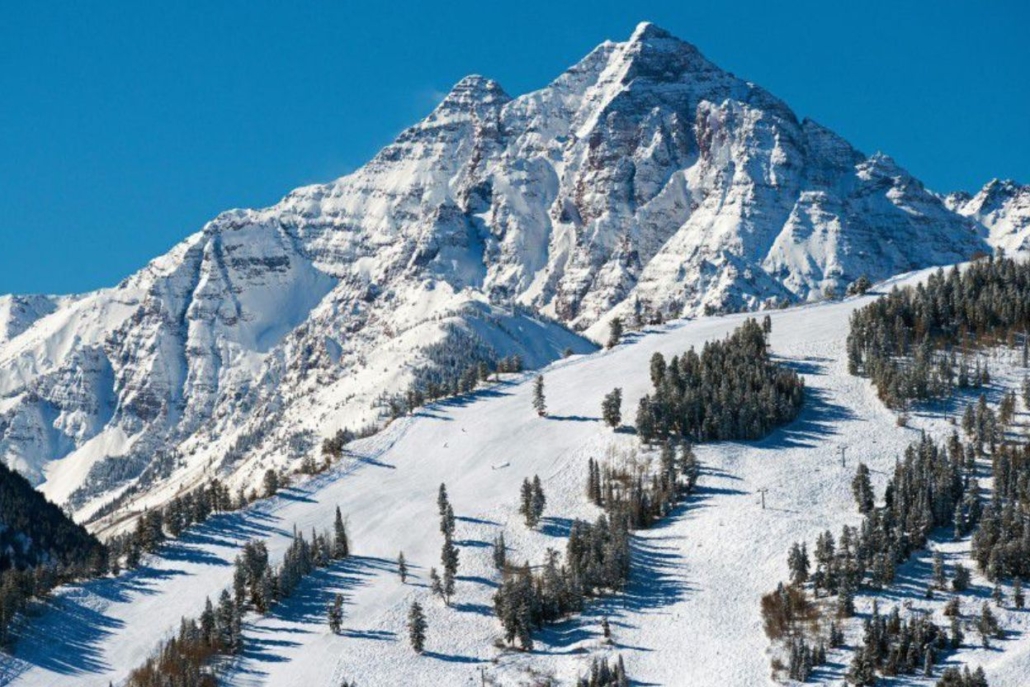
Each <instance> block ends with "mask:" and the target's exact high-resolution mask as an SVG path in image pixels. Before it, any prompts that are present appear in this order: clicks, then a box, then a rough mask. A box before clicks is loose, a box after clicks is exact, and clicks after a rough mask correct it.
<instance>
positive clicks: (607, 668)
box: [576, 654, 629, 687]
mask: <svg viewBox="0 0 1030 687" xmlns="http://www.w3.org/2000/svg"><path fill="white" fill-rule="evenodd" d="M576 687H629V678H628V677H627V676H626V665H625V664H624V663H623V662H622V655H621V654H620V655H619V656H618V658H616V659H615V660H614V661H611V662H609V661H608V658H607V657H601V658H595V659H594V660H593V661H591V662H590V674H589V675H584V676H583V677H581V678H579V680H577V681H576Z"/></svg>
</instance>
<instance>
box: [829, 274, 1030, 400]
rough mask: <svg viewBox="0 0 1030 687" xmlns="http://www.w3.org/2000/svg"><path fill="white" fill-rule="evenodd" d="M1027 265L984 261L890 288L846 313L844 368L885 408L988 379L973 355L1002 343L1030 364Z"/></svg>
mask: <svg viewBox="0 0 1030 687" xmlns="http://www.w3.org/2000/svg"><path fill="white" fill-rule="evenodd" d="M1028 332H1030V263H1027V262H1023V263H1020V262H1017V261H1015V260H1012V259H1008V258H1003V257H999V258H994V257H991V258H988V259H985V260H980V261H977V262H974V263H973V264H971V265H969V266H968V267H967V268H966V269H965V270H961V271H960V270H959V269H958V268H957V267H953V268H952V269H951V270H949V271H948V272H947V273H945V271H944V270H943V269H940V270H938V271H937V272H935V273H934V274H932V275H930V276H929V277H928V278H927V280H926V283H925V284H918V285H916V286H908V287H905V288H898V287H894V289H892V290H891V292H890V293H889V294H888V295H887V296H885V297H883V298H880V299H878V300H876V301H874V302H872V303H870V304H869V305H867V306H865V307H863V308H861V309H859V310H856V311H855V312H854V313H853V314H852V316H851V327H850V333H849V334H848V340H847V355H848V370H849V371H850V372H851V374H855V375H864V376H866V377H869V378H870V379H871V380H872V382H873V384H874V385H876V390H877V393H878V394H879V396H880V399H881V400H882V401H883V402H884V403H885V404H886V405H887V406H889V407H891V408H903V407H905V405H906V404H908V403H909V402H911V401H918V400H926V399H932V398H944V397H946V396H948V395H949V394H951V392H952V391H953V390H954V389H955V388H969V387H974V388H975V387H980V386H983V385H984V384H986V383H988V382H989V381H990V372H989V370H988V369H987V365H986V363H983V364H981V362H980V359H979V357H978V356H976V355H975V353H976V351H978V350H980V349H984V348H987V347H989V346H993V345H1000V344H1005V345H1009V346H1019V347H1021V349H1022V358H1023V365H1024V366H1027V365H1028V364H1030V337H1028Z"/></svg>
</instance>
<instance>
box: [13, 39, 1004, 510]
mask: <svg viewBox="0 0 1030 687" xmlns="http://www.w3.org/2000/svg"><path fill="white" fill-rule="evenodd" d="M974 200H975V199H974ZM964 207H965V206H964ZM992 217H993V215H992ZM985 218H987V215H983V214H982V213H980V212H979V211H978V212H976V213H974V212H965V211H964V210H963V211H962V212H956V211H954V210H953V209H952V208H949V207H948V206H947V205H946V204H945V202H944V201H943V200H942V199H941V198H940V197H939V196H937V195H935V194H933V193H931V192H930V191H928V190H927V189H925V188H924V187H923V185H922V184H921V183H920V182H919V181H918V180H917V179H915V178H913V177H912V176H911V175H910V174H908V173H907V172H906V171H905V170H903V169H901V168H900V167H899V166H898V165H897V164H895V163H894V162H893V161H892V160H891V159H890V158H888V157H886V156H884V155H880V154H876V155H873V156H866V155H865V154H863V153H860V152H859V151H857V150H855V149H854V148H853V147H852V146H850V145H849V144H848V143H847V142H846V141H844V140H843V139H842V138H840V137H839V136H837V135H836V134H834V133H833V132H831V131H829V130H827V129H826V128H824V127H821V126H819V125H818V124H816V123H814V122H812V121H809V120H802V119H799V118H798V117H797V116H796V115H795V114H794V113H793V112H792V111H791V110H790V108H789V107H788V106H787V105H786V104H784V103H783V102H782V101H780V100H778V99H776V98H775V97H774V96H772V95H771V94H769V93H767V92H766V91H765V90H763V89H761V88H760V87H758V86H755V85H754V84H751V83H749V82H747V81H745V80H743V79H740V78H738V77H736V76H734V75H732V74H729V73H727V72H725V71H723V70H721V69H719V68H718V67H716V66H715V65H714V64H712V63H711V62H709V61H708V60H706V59H705V58H704V57H703V56H702V55H701V54H700V53H699V52H698V50H697V49H696V48H694V47H693V46H691V45H690V44H688V43H685V42H683V41H681V40H679V39H677V38H675V37H673V36H671V35H669V34H668V33H667V32H665V31H663V30H662V29H659V28H658V27H656V26H654V25H652V24H641V25H640V26H639V27H638V28H637V29H636V31H635V32H634V33H633V35H632V36H631V37H630V39H629V40H628V41H625V42H622V43H613V42H606V43H603V44H602V45H600V46H599V47H598V48H596V49H595V50H594V51H593V52H591V53H590V54H589V55H587V56H586V57H585V58H584V59H583V60H582V61H580V62H579V63H578V64H576V65H574V66H573V67H571V68H570V69H569V70H567V71H566V72H565V73H563V74H562V75H560V76H559V77H558V78H557V79H556V80H555V81H553V82H552V83H551V84H550V85H548V86H547V87H545V88H543V89H541V90H539V91H536V92H533V93H529V94H526V95H523V96H520V97H517V98H511V97H510V96H509V95H507V94H506V93H505V92H504V90H503V89H502V88H501V86H500V85H498V84H497V83H495V82H493V81H491V80H489V79H486V78H483V77H479V76H471V77H467V78H465V79H463V80H462V81H461V82H459V83H458V84H457V85H456V86H455V87H454V89H453V90H452V91H451V92H450V93H449V94H448V95H447V97H446V98H444V100H443V101H442V102H441V103H440V105H439V106H438V107H437V108H436V109H435V110H434V111H433V112H432V113H431V114H430V115H429V116H428V117H426V119H424V120H423V121H421V122H419V123H418V124H416V125H415V126H413V127H411V128H410V129H408V130H406V131H404V132H403V133H402V134H401V135H400V136H399V137H398V138H397V140H396V141H394V142H393V143H392V144H390V145H388V146H387V147H386V148H384V149H383V150H382V151H381V152H380V153H379V154H378V155H376V156H375V158H373V159H372V160H371V161H370V162H369V163H368V164H367V165H365V166H364V167H362V168H361V169H359V170H358V171H356V172H354V173H353V174H351V175H349V176H346V177H343V178H341V179H338V180H336V181H333V182H331V183H328V184H324V185H316V186H310V187H305V188H301V189H298V190H296V191H294V192H292V193H290V194H289V195H287V196H286V197H285V198H284V199H283V200H282V201H281V202H279V203H278V204H276V205H274V206H272V207H269V208H265V209H262V210H233V211H230V212H226V213H223V214H221V215H219V216H218V217H216V218H215V219H214V220H212V221H211V222H209V223H208V224H207V225H206V226H205V227H204V228H203V229H202V230H201V231H200V232H198V233H196V234H194V235H192V236H190V237H189V238H187V239H186V240H185V241H183V242H182V243H181V244H179V245H178V246H176V247H175V248H173V249H172V250H171V251H170V252H169V253H167V254H166V255H164V256H161V257H159V258H157V259H155V260H154V261H153V262H151V263H150V264H149V265H148V266H147V267H145V268H144V269H143V270H141V271H140V272H138V273H137V274H135V275H133V276H131V277H130V278H128V279H126V280H125V281H124V282H123V283H121V284H119V285H118V286H116V287H114V288H111V289H106V290H102V291H98V292H95V293H90V294H85V295H81V296H74V297H62V298H45V297H33V298H6V299H3V300H0V456H2V457H3V460H4V461H5V462H6V463H8V464H9V465H12V466H14V467H16V468H17V469H18V470H20V471H22V472H23V473H24V474H26V475H27V476H28V477H29V478H30V479H32V480H33V481H34V482H35V483H37V484H40V485H41V488H42V489H43V491H44V492H45V493H47V495H48V496H49V497H50V498H52V499H54V500H56V501H58V502H62V503H66V504H68V505H69V506H70V507H71V508H72V509H73V510H74V511H75V512H76V513H77V515H79V516H80V517H85V518H97V517H100V516H101V515H104V514H105V513H110V514H111V517H112V519H114V518H115V516H117V515H118V514H119V513H122V512H125V511H126V510H127V509H139V508H141V507H142V506H143V505H146V504H154V503H158V502H161V501H164V500H167V499H168V498H170V497H171V496H172V495H173V494H174V493H175V492H176V491H178V490H180V489H183V488H188V487H190V486H192V485H194V484H198V483H200V482H202V481H205V480H207V479H209V478H210V477H211V476H214V475H218V476H220V477H222V478H224V479H227V480H228V481H229V482H230V484H232V485H233V486H239V485H242V484H249V483H250V482H252V481H253V479H254V476H255V475H256V474H258V473H259V472H261V471H263V470H264V469H265V468H267V467H270V466H276V465H283V464H286V463H288V462H290V461H296V460H299V459H300V457H301V456H302V455H304V454H307V453H310V452H312V451H314V450H315V448H314V447H315V446H317V443H318V441H319V440H320V438H321V437H323V436H326V435H328V434H331V433H332V432H334V431H336V430H337V429H339V428H340V427H342V426H349V427H356V426H359V425H361V424H364V423H366V422H369V421H373V420H374V419H375V417H376V415H377V413H378V412H379V411H378V409H377V408H375V407H374V401H375V400H376V399H377V398H379V397H380V396H381V395H382V394H383V393H388V392H397V391H401V390H402V389H404V388H405V387H406V386H407V385H408V384H409V383H410V382H411V380H412V378H413V374H414V370H415V369H416V368H417V367H419V366H422V365H426V364H432V362H433V361H432V359H431V356H430V354H429V353H428V352H427V351H428V347H430V346H433V345H437V348H440V347H451V348H453V349H456V350H461V351H462V352H463V354H466V355H470V356H477V357H481V358H482V357H494V356H506V355H512V354H519V355H521V356H522V357H523V358H524V360H525V361H526V363H527V364H529V365H541V364H544V363H546V362H548V361H550V360H553V359H555V358H557V357H559V356H560V355H561V354H562V352H563V351H564V350H566V349H569V348H571V349H573V350H574V351H576V352H583V351H586V350H589V349H590V348H591V347H592V344H591V343H590V342H589V341H588V340H587V338H584V337H582V336H579V335H577V334H574V333H573V331H579V332H583V333H584V334H586V335H587V336H590V337H592V338H594V339H597V338H598V337H599V336H600V335H601V332H603V330H604V327H605V323H606V321H607V320H608V319H609V318H610V317H612V316H614V315H616V314H623V315H627V316H632V315H634V314H637V313H639V314H640V315H641V316H642V317H645V318H650V317H651V316H652V315H656V314H661V315H662V316H663V317H679V316H691V315H695V314H699V313H702V312H705V311H706V310H738V309H746V308H756V307H761V306H764V305H774V304H780V303H784V302H795V301H804V300H809V299H814V298H820V297H821V295H822V294H823V293H824V292H825V291H826V290H827V289H828V288H830V287H832V288H833V289H834V290H836V291H838V292H840V291H841V290H842V289H843V287H844V286H845V285H846V284H848V283H849V282H850V281H852V280H854V279H855V278H857V277H858V276H860V275H863V274H865V275H868V276H869V277H871V278H873V279H874V280H875V279H881V278H884V277H887V276H890V275H893V274H897V273H900V272H903V271H907V270H911V269H915V268H919V267H924V266H928V265H936V264H950V263H955V262H959V261H961V260H964V259H967V258H968V257H969V256H970V255H972V254H973V253H974V252H976V251H979V250H987V249H988V244H987V243H986V238H987V237H988V236H991V237H994V236H995V234H996V232H993V233H992V232H988V231H987V229H986V228H985V225H988V221H994V220H993V219H985ZM989 226H993V225H989ZM562 325H565V326H567V327H568V328H569V329H566V328H565V327H563V326H562ZM570 329H571V330H573V331H570Z"/></svg>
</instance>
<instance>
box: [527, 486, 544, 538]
mask: <svg viewBox="0 0 1030 687" xmlns="http://www.w3.org/2000/svg"><path fill="white" fill-rule="evenodd" d="M529 507H530V510H531V511H532V513H533V525H532V526H533V527H535V526H536V524H537V523H539V522H540V518H542V517H543V516H544V509H545V508H546V507H547V497H546V496H544V487H543V485H542V484H541V483H540V476H539V475H533V494H532V496H531V497H530V501H529Z"/></svg>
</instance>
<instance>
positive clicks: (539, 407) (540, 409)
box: [533, 375, 547, 417]
mask: <svg viewBox="0 0 1030 687" xmlns="http://www.w3.org/2000/svg"><path fill="white" fill-rule="evenodd" d="M533 410H535V411H536V414H537V415H539V416H540V417H544V416H545V415H547V402H546V401H545V399H544V376H543V375H537V376H536V379H534V380H533Z"/></svg>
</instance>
